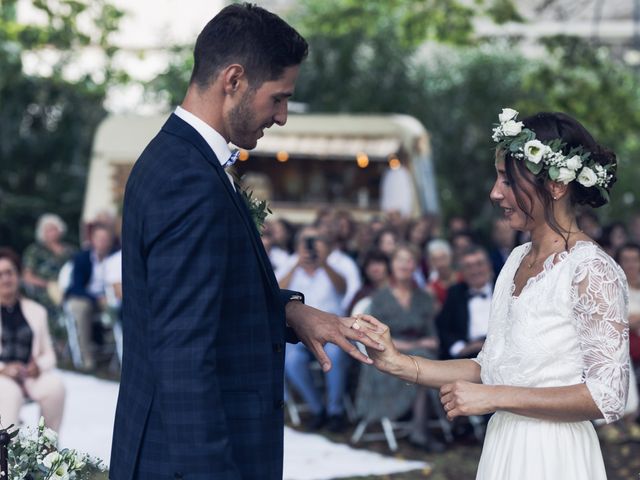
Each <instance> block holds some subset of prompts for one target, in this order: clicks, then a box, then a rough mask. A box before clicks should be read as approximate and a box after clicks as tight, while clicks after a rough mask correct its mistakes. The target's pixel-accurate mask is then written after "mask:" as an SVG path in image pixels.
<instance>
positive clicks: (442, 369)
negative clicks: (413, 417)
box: [356, 315, 480, 388]
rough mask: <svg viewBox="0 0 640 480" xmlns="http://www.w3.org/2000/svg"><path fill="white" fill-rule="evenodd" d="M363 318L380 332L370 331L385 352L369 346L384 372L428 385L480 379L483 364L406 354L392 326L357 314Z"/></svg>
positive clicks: (376, 364) (376, 363)
mask: <svg viewBox="0 0 640 480" xmlns="http://www.w3.org/2000/svg"><path fill="white" fill-rule="evenodd" d="M356 317H357V318H358V319H359V320H361V321H366V322H368V323H369V324H371V326H372V328H374V329H377V333H370V332H369V333H368V335H369V337H371V339H372V340H375V341H377V342H378V343H380V344H382V345H384V347H385V350H384V351H383V352H381V351H378V350H372V349H367V353H368V354H369V357H371V359H372V360H373V364H374V365H375V367H376V368H377V369H378V370H380V371H382V372H385V373H389V374H391V375H394V376H396V377H399V378H401V379H403V380H405V381H407V382H413V383H418V384H420V385H425V386H427V387H435V388H440V387H441V386H442V385H445V384H447V383H450V382H454V381H456V380H466V381H468V382H480V365H479V364H478V363H477V362H475V361H473V360H468V359H462V360H442V361H440V360H430V359H428V358H423V357H418V356H415V355H405V354H403V353H401V352H400V351H398V349H397V348H396V346H395V345H394V343H393V341H392V340H391V335H390V333H389V327H387V326H386V325H385V324H383V323H381V322H380V321H378V320H377V319H376V318H375V317H372V316H371V315H357V316H356Z"/></svg>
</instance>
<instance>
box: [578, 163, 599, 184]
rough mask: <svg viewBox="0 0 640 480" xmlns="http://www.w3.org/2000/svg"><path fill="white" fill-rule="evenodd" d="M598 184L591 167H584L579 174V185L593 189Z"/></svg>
mask: <svg viewBox="0 0 640 480" xmlns="http://www.w3.org/2000/svg"><path fill="white" fill-rule="evenodd" d="M597 182H598V177H597V176H596V174H595V172H594V171H593V170H591V169H590V168H589V167H584V168H583V169H582V170H580V173H579V174H578V183H579V184H580V185H582V186H584V187H587V188H589V187H593V186H594V185H595V184H596V183H597Z"/></svg>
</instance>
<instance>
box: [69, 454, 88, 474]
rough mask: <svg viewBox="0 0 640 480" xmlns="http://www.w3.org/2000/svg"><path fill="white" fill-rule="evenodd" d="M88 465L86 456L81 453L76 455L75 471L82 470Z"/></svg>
mask: <svg viewBox="0 0 640 480" xmlns="http://www.w3.org/2000/svg"><path fill="white" fill-rule="evenodd" d="M86 464H87V463H86V462H85V456H84V455H81V454H80V453H76V455H75V457H74V458H73V465H72V468H73V470H81V469H83V468H84V467H85V465H86Z"/></svg>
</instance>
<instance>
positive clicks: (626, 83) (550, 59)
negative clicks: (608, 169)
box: [519, 37, 640, 219]
mask: <svg viewBox="0 0 640 480" xmlns="http://www.w3.org/2000/svg"><path fill="white" fill-rule="evenodd" d="M546 45H547V50H548V52H549V55H548V56H547V58H546V60H545V61H544V62H539V63H537V64H536V65H535V68H533V69H532V70H531V71H530V72H529V74H528V75H526V76H524V78H523V85H522V88H523V90H524V91H525V92H526V93H527V95H526V96H525V97H524V98H523V99H522V100H521V101H520V102H519V105H520V106H521V108H522V110H523V111H525V112H534V111H539V110H547V111H562V112H566V113H568V114H570V115H573V116H574V117H575V118H577V119H579V120H580V122H582V123H583V124H584V125H585V127H587V129H588V130H589V131H590V132H591V133H592V134H593V135H594V136H595V138H596V140H597V141H598V142H599V143H600V144H602V145H604V146H606V147H608V148H610V149H612V150H613V151H614V152H615V153H616V155H617V158H618V182H617V184H616V185H615V187H614V189H613V194H612V201H611V204H610V205H608V206H606V207H604V208H603V209H601V211H602V213H603V214H604V215H606V216H607V217H610V218H616V219H624V218H625V217H626V216H627V215H628V214H630V213H631V212H632V211H633V210H636V211H637V209H638V206H640V193H639V191H638V185H640V169H639V168H638V159H640V137H639V136H638V132H639V131H640V76H638V73H637V72H636V71H634V70H632V69H630V68H629V67H627V66H625V65H624V64H622V63H621V62H619V61H617V60H616V59H614V58H612V56H611V55H610V52H609V51H608V50H607V49H605V48H594V47H593V46H592V45H590V44H589V43H586V42H584V41H581V40H578V39H574V38H567V37H557V38H551V39H549V40H547V42H546Z"/></svg>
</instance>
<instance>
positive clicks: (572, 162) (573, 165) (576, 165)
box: [567, 155, 582, 172]
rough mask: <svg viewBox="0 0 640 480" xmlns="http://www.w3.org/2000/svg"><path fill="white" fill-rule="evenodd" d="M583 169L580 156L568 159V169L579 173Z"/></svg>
mask: <svg viewBox="0 0 640 480" xmlns="http://www.w3.org/2000/svg"><path fill="white" fill-rule="evenodd" d="M581 167H582V159H581V158H580V157H579V156H578V155H574V156H573V157H571V158H569V159H567V168H568V169H569V170H573V171H574V172H577V171H578V170H579V169H580V168H581Z"/></svg>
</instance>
